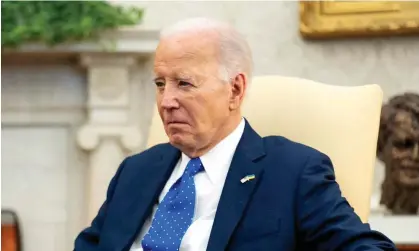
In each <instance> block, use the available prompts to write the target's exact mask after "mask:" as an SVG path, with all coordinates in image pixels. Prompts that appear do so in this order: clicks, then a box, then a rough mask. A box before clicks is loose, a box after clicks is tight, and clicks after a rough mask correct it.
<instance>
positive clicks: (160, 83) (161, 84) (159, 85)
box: [154, 81, 164, 88]
mask: <svg viewBox="0 0 419 251" xmlns="http://www.w3.org/2000/svg"><path fill="white" fill-rule="evenodd" d="M154 83H155V84H156V86H157V87H159V88H161V87H164V82H162V81H156V82H154Z"/></svg>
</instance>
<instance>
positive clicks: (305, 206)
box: [296, 153, 396, 251]
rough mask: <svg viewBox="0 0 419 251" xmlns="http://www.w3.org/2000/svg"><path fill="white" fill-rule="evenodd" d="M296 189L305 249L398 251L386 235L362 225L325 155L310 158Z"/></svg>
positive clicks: (299, 225)
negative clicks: (341, 189)
mask: <svg viewBox="0 0 419 251" xmlns="http://www.w3.org/2000/svg"><path fill="white" fill-rule="evenodd" d="M297 191H298V192H297V193H298V194H297V201H296V203H297V205H296V207H297V215H298V216H297V217H298V228H299V231H298V232H299V236H298V239H299V245H302V246H304V248H303V249H304V250H322V251H328V250H330V251H338V250H342V251H355V250H371V251H373V250H374V251H376V250H377V251H378V250H386V251H390V250H391V251H393V250H394V251H395V250H396V248H395V246H394V244H393V243H392V242H391V241H390V240H389V239H388V238H387V237H385V236H384V235H382V234H381V233H379V232H376V231H372V230H371V229H370V227H369V224H363V223H362V221H361V220H360V218H359V217H358V216H357V215H356V213H355V212H354V210H353V208H352V207H351V206H350V205H349V203H348V202H347V200H346V199H345V198H344V197H342V196H341V191H340V188H339V186H338V184H337V183H336V180H335V174H334V171H333V166H332V163H331V161H330V159H329V158H328V157H327V156H326V155H324V154H321V153H318V154H315V155H312V156H311V157H309V158H308V160H307V162H306V165H305V167H304V169H303V170H302V173H301V176H300V180H299V184H298V189H297Z"/></svg>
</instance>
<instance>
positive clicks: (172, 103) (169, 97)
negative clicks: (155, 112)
mask: <svg viewBox="0 0 419 251" xmlns="http://www.w3.org/2000/svg"><path fill="white" fill-rule="evenodd" d="M159 95H161V100H160V106H161V107H162V108H164V109H176V108H179V102H178V100H177V95H176V90H174V88H172V87H170V85H166V87H165V88H164V90H163V91H162V92H161V93H160V94H159Z"/></svg>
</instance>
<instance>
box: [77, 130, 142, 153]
mask: <svg viewBox="0 0 419 251" xmlns="http://www.w3.org/2000/svg"><path fill="white" fill-rule="evenodd" d="M105 138H114V139H117V140H118V141H119V143H120V146H121V147H122V148H123V150H124V151H127V152H134V151H135V150H136V149H138V148H139V147H140V146H141V144H142V139H143V137H142V136H141V133H140V131H139V129H138V127H137V126H132V125H129V126H94V125H84V126H82V127H81V128H80V129H79V131H78V135H77V142H78V144H79V146H80V147H81V148H82V149H83V150H86V151H93V150H95V149H96V148H97V147H98V146H99V144H101V143H102V142H101V141H102V139H105Z"/></svg>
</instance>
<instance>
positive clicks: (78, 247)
mask: <svg viewBox="0 0 419 251" xmlns="http://www.w3.org/2000/svg"><path fill="white" fill-rule="evenodd" d="M126 160H127V159H125V160H124V161H123V162H122V163H121V165H120V166H119V168H118V170H117V172H116V174H115V176H114V177H113V178H112V179H111V182H110V184H109V187H108V191H107V194H106V200H105V202H104V203H103V204H102V206H101V207H100V209H99V212H98V214H97V215H96V217H95V218H94V219H93V221H92V223H91V225H90V226H89V227H87V228H86V229H84V230H83V231H82V232H81V233H80V234H79V235H78V236H77V238H76V240H75V243H74V251H97V250H98V244H99V240H100V234H101V230H102V226H103V222H104V220H105V216H106V212H107V208H108V205H109V204H110V203H111V201H112V197H113V194H114V191H115V187H116V185H117V183H118V178H119V176H120V174H121V172H122V169H123V168H124V165H125V163H126Z"/></svg>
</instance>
